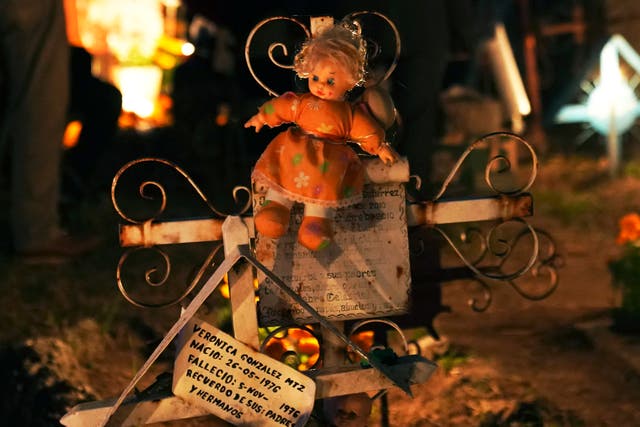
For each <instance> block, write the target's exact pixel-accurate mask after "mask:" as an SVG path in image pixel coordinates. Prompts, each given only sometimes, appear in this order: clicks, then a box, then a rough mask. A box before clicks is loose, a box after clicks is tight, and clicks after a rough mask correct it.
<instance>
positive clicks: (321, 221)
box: [298, 203, 335, 251]
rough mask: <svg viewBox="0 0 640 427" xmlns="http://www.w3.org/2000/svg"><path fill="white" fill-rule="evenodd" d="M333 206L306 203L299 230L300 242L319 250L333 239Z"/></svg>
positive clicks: (309, 247) (311, 248)
mask: <svg viewBox="0 0 640 427" xmlns="http://www.w3.org/2000/svg"><path fill="white" fill-rule="evenodd" d="M334 212H335V211H334V209H333V208H328V207H326V206H320V205H313V204H310V203H308V204H306V205H305V207H304V218H302V224H300V229H299V230H298V242H300V244H301V245H302V246H304V247H306V248H307V249H310V250H312V251H318V250H320V249H324V248H326V247H327V246H329V243H331V240H333V214H334Z"/></svg>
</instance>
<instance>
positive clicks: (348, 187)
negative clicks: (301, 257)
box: [245, 33, 397, 250]
mask: <svg viewBox="0 0 640 427" xmlns="http://www.w3.org/2000/svg"><path fill="white" fill-rule="evenodd" d="M323 34H324V33H323ZM322 36H323V35H320V36H318V37H322ZM314 40H315V39H314ZM311 43H313V42H310V44H311ZM306 54H307V55H306V57H305V58H304V59H305V61H306V62H303V64H309V62H311V66H310V67H309V69H308V70H309V71H308V85H309V93H305V94H295V93H293V92H287V93H285V94H283V95H281V96H279V97H277V98H275V99H273V100H270V101H268V102H266V103H265V104H264V105H262V106H261V107H260V109H259V112H258V113H257V114H256V115H254V116H253V117H251V118H250V119H249V120H248V121H247V122H246V123H245V127H251V126H253V127H255V129H256V132H258V131H259V130H260V129H261V128H262V126H264V125H267V126H269V127H275V126H280V125H282V124H285V123H294V124H295V126H291V127H289V128H288V129H287V130H285V131H283V132H282V133H280V134H279V135H278V136H276V137H275V138H274V139H273V141H271V143H270V144H269V145H268V147H267V148H266V150H265V151H264V153H263V154H262V156H261V157H260V159H259V160H258V162H257V163H256V165H255V168H254V172H253V179H254V180H256V181H260V182H264V183H266V185H267V186H268V188H269V190H268V191H267V195H266V201H265V203H264V205H263V206H262V207H261V209H260V210H259V211H258V212H257V214H256V215H255V225H256V229H257V230H258V232H259V233H260V234H262V235H265V236H267V237H272V238H278V237H280V236H282V235H283V234H284V233H286V231H287V229H288V221H289V211H290V209H291V206H292V205H293V203H294V202H300V203H303V204H304V205H305V211H304V218H303V221H302V224H301V226H300V230H299V231H298V241H299V242H300V243H301V244H302V245H303V246H305V247H307V248H309V249H311V250H319V249H322V248H324V247H326V246H327V245H328V244H329V243H330V242H331V240H332V237H333V230H332V217H333V211H334V209H335V208H337V207H342V206H349V205H353V204H355V203H358V202H360V200H361V199H362V188H363V185H364V170H363V166H362V163H361V162H360V159H359V158H358V155H357V154H356V153H355V151H353V149H352V148H351V147H350V146H349V145H348V144H347V143H348V142H355V143H358V144H359V145H360V147H362V149H363V150H364V151H366V152H368V153H370V154H373V155H378V156H379V157H380V158H381V159H382V160H383V161H384V162H385V163H391V162H394V161H395V160H396V159H397V154H396V153H395V151H394V150H393V149H392V148H391V147H390V146H389V145H388V144H386V143H385V141H384V129H383V128H382V127H381V126H380V125H379V124H378V122H377V121H376V120H375V119H374V118H373V117H372V116H371V115H370V114H369V113H368V111H367V109H366V107H365V106H363V105H352V104H351V103H349V102H348V101H345V95H346V94H347V92H348V91H349V90H350V89H352V88H353V87H354V85H355V84H356V83H357V81H358V76H357V75H355V73H354V72H353V67H350V66H349V65H350V64H345V63H344V61H340V60H339V59H336V57H335V56H332V55H331V54H326V52H325V51H324V50H321V49H316V50H315V51H312V52H309V51H307V52H306ZM298 66H299V67H301V66H302V65H300V64H299V65H298Z"/></svg>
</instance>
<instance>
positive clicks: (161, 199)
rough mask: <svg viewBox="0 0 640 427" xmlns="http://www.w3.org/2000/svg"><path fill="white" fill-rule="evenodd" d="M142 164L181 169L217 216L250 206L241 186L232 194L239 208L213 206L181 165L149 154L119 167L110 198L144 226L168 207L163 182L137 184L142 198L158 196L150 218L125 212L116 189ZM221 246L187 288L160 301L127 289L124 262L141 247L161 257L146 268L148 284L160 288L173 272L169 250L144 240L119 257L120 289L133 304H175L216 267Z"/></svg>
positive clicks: (130, 219) (129, 218)
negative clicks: (244, 199)
mask: <svg viewBox="0 0 640 427" xmlns="http://www.w3.org/2000/svg"><path fill="white" fill-rule="evenodd" d="M143 164H159V165H162V166H166V167H168V168H169V170H172V171H175V172H176V173H178V174H179V175H180V176H182V177H183V178H184V179H185V180H186V181H187V183H188V184H189V185H191V187H192V188H193V189H194V191H195V192H196V194H197V195H198V196H199V197H200V199H201V200H202V201H203V202H204V203H205V205H206V206H207V207H208V208H209V209H210V210H211V212H213V214H214V215H215V216H218V217H226V216H227V215H242V214H244V213H246V212H247V211H248V210H249V208H250V207H251V197H250V195H251V193H250V190H249V189H248V188H246V187H241V186H238V187H235V188H234V189H233V194H232V195H233V200H234V202H235V203H236V205H237V206H238V208H237V210H236V212H232V213H224V212H222V211H220V210H218V209H216V208H215V207H214V206H213V204H212V203H211V202H210V201H209V200H208V199H207V197H206V196H205V195H204V192H203V191H202V190H201V189H200V188H199V187H198V186H197V185H196V184H195V182H194V181H193V179H192V178H191V177H190V176H189V175H188V174H187V173H186V172H185V171H184V170H183V169H182V168H180V167H179V166H177V165H176V164H174V163H172V162H170V161H168V160H164V159H160V158H153V157H148V158H141V159H137V160H133V161H131V162H128V163H127V164H125V165H124V166H123V167H122V168H120V170H119V171H118V172H117V173H116V175H115V176H114V178H113V181H112V185H111V201H112V203H113V206H114V208H115V210H116V212H118V214H119V215H120V217H121V218H123V219H124V220H126V221H128V222H129V223H132V224H142V225H143V226H149V227H150V226H151V224H152V223H153V222H154V221H155V220H157V219H158V218H159V217H160V216H161V215H162V214H163V213H164V212H165V209H166V207H167V202H168V198H167V190H166V188H165V186H163V185H162V184H161V183H160V182H158V181H153V180H144V181H142V182H141V183H140V184H139V186H138V195H139V196H140V197H141V198H142V199H144V200H148V201H154V200H157V205H158V207H157V209H155V211H154V212H153V213H152V214H151V215H149V216H148V217H147V218H145V219H135V218H134V217H133V215H131V214H126V213H125V212H124V211H123V209H122V208H121V205H120V204H119V203H118V201H117V197H116V196H117V194H118V191H117V190H118V188H119V185H120V183H121V178H122V176H123V175H124V174H125V173H126V172H127V171H129V170H131V168H133V167H138V166H141V165H143ZM152 189H155V190H156V191H157V195H154V194H153V192H152ZM242 192H245V193H246V194H247V201H245V202H244V203H243V202H242V201H241V198H240V194H241V193H242ZM221 247H222V244H221V243H218V244H216V245H215V247H214V248H213V249H212V250H211V252H210V253H209V255H208V256H207V258H206V259H205V261H204V262H203V263H202V265H201V266H200V268H199V269H198V271H197V272H196V274H195V276H194V277H193V279H191V280H190V282H189V283H188V284H187V286H186V288H185V290H184V291H182V292H181V293H180V294H179V295H177V296H176V297H173V298H170V299H168V300H164V301H160V302H146V301H143V300H142V299H140V298H139V297H136V296H134V295H133V292H132V291H130V290H128V288H127V286H126V285H125V280H124V278H123V268H124V266H125V264H127V261H128V260H129V259H130V258H131V257H132V256H134V255H135V254H138V253H139V252H141V251H148V252H149V253H151V254H155V255H156V256H157V257H159V259H160V262H159V263H158V264H157V265H156V266H154V267H151V268H149V269H147V270H146V271H144V283H146V285H148V286H150V287H153V288H159V287H162V286H164V285H166V284H167V282H168V280H169V278H170V275H171V272H172V266H171V259H170V256H169V254H168V253H167V252H166V251H164V250H162V249H160V248H158V247H156V246H151V245H146V244H144V245H143V246H139V247H135V248H130V249H128V250H126V251H125V252H124V253H123V254H122V255H121V257H120V260H119V262H118V267H117V270H116V280H117V284H118V289H119V290H120V292H121V293H122V295H123V296H124V298H125V299H126V300H127V301H128V302H129V303H131V304H133V305H134V306H136V307H141V308H163V307H168V306H171V305H174V304H178V303H180V302H181V301H183V300H184V299H185V298H186V297H187V296H188V295H189V294H190V293H191V291H193V289H194V288H195V287H196V286H197V285H198V283H199V282H200V281H201V279H202V278H203V276H204V274H205V273H206V271H207V270H208V269H209V268H211V267H213V259H214V257H215V255H216V254H217V253H219V251H220V248H221Z"/></svg>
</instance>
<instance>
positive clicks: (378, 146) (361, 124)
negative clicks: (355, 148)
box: [350, 104, 399, 164]
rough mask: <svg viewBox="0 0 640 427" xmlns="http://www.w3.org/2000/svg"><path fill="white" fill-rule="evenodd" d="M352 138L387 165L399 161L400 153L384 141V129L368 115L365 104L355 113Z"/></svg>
mask: <svg viewBox="0 0 640 427" xmlns="http://www.w3.org/2000/svg"><path fill="white" fill-rule="evenodd" d="M350 136H351V138H352V139H353V141H355V142H357V143H358V144H359V145H360V147H362V149H363V150H364V151H366V152H367V153H369V154H373V155H375V156H378V157H380V159H381V160H382V161H383V162H384V163H385V164H393V163H394V162H395V161H396V160H398V157H399V156H398V153H396V151H395V150H394V149H393V148H391V146H390V145H389V144H388V143H387V142H386V141H385V140H384V136H385V132H384V129H383V128H382V127H381V126H380V125H379V124H378V122H377V121H376V119H374V118H373V117H372V116H371V115H370V114H369V113H368V111H367V108H366V106H365V105H364V104H360V105H358V106H356V108H355V109H354V111H353V122H352V124H351V135H350Z"/></svg>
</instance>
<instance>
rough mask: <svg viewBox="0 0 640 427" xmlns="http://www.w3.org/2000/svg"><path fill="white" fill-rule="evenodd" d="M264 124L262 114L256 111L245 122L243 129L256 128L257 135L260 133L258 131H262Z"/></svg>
mask: <svg viewBox="0 0 640 427" xmlns="http://www.w3.org/2000/svg"><path fill="white" fill-rule="evenodd" d="M266 124H267V122H266V121H265V120H264V118H263V117H262V113H261V112H260V111H258V112H257V113H256V114H254V115H253V116H252V117H251V118H250V119H249V120H247V122H246V123H245V124H244V127H245V128H249V127H251V126H253V127H255V128H256V133H258V132H260V129H262V126H264V125H266Z"/></svg>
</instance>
